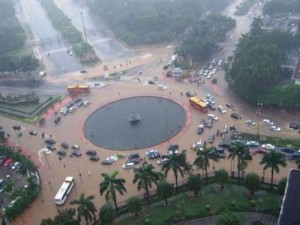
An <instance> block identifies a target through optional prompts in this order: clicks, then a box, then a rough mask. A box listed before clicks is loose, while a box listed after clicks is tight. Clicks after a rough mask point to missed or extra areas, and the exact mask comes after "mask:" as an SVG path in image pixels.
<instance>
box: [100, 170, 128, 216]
mask: <svg viewBox="0 0 300 225" xmlns="http://www.w3.org/2000/svg"><path fill="white" fill-rule="evenodd" d="M101 176H102V177H103V179H104V180H103V181H102V182H101V183H100V195H101V196H102V195H103V193H104V192H106V194H105V200H106V202H108V201H109V200H113V202H114V204H115V209H116V212H117V213H118V205H117V197H116V192H118V193H120V194H121V195H123V194H124V192H127V190H126V188H125V186H124V184H125V179H123V178H117V176H118V171H113V172H112V174H111V175H108V174H106V173H102V174H101Z"/></svg>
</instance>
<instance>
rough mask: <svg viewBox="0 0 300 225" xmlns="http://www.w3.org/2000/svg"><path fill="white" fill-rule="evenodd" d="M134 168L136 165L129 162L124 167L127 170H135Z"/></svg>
mask: <svg viewBox="0 0 300 225" xmlns="http://www.w3.org/2000/svg"><path fill="white" fill-rule="evenodd" d="M134 167H135V164H134V163H133V162H127V163H125V164H124V165H123V169H127V170H130V169H133V168H134Z"/></svg>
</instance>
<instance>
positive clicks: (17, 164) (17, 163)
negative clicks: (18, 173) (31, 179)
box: [11, 162, 20, 170]
mask: <svg viewBox="0 0 300 225" xmlns="http://www.w3.org/2000/svg"><path fill="white" fill-rule="evenodd" d="M19 164H20V162H15V163H14V164H13V165H12V167H11V169H12V170H15V169H16V168H17V166H19Z"/></svg>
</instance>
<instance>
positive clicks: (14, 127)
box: [12, 125, 21, 130]
mask: <svg viewBox="0 0 300 225" xmlns="http://www.w3.org/2000/svg"><path fill="white" fill-rule="evenodd" d="M12 128H13V130H21V126H18V125H15V126H13V127H12Z"/></svg>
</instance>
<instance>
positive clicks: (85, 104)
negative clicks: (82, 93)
mask: <svg viewBox="0 0 300 225" xmlns="http://www.w3.org/2000/svg"><path fill="white" fill-rule="evenodd" d="M91 103H92V102H90V101H84V102H83V106H88V105H90V104H91Z"/></svg>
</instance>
